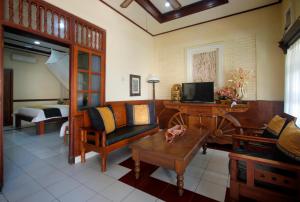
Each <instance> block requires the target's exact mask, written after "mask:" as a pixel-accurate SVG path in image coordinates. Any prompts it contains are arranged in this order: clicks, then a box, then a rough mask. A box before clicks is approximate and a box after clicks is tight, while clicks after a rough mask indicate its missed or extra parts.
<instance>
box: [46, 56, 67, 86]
mask: <svg viewBox="0 0 300 202" xmlns="http://www.w3.org/2000/svg"><path fill="white" fill-rule="evenodd" d="M46 65H47V66H48V69H49V70H50V72H51V73H52V74H53V75H54V76H55V77H56V78H57V79H58V81H59V82H60V83H61V84H62V85H63V86H64V87H65V88H66V89H67V90H69V54H68V53H61V52H59V51H55V50H51V55H50V57H49V59H48V60H47V62H46Z"/></svg>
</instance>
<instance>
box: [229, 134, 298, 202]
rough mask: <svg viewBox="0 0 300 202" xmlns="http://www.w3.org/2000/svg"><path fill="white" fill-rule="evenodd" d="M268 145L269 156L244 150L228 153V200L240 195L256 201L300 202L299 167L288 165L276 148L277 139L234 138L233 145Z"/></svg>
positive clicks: (233, 199)
mask: <svg viewBox="0 0 300 202" xmlns="http://www.w3.org/2000/svg"><path fill="white" fill-rule="evenodd" d="M245 138H247V139H246V140H247V141H251V142H256V143H260V144H268V145H269V146H271V147H272V148H273V150H271V151H270V152H269V153H266V152H253V151H251V152H249V151H247V150H245V149H243V150H242V149H241V150H239V148H236V151H235V152H233V153H230V154H229V158H230V197H231V200H232V201H239V200H240V197H241V196H244V197H247V198H253V199H255V200H258V201H272V202H275V201H300V164H299V163H295V162H291V161H289V160H288V159H286V158H285V157H283V156H282V153H280V152H279V151H278V150H277V149H276V145H275V144H276V140H274V139H270V138H260V137H250V138H249V137H246V136H243V135H239V136H234V139H235V141H236V142H238V141H244V140H245Z"/></svg>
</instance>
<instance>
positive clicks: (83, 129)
mask: <svg viewBox="0 0 300 202" xmlns="http://www.w3.org/2000/svg"><path fill="white" fill-rule="evenodd" d="M80 130H82V131H85V132H94V133H97V132H99V131H98V130H95V129H93V128H89V127H82V128H80Z"/></svg>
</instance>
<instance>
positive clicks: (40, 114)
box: [15, 105, 69, 123]
mask: <svg viewBox="0 0 300 202" xmlns="http://www.w3.org/2000/svg"><path fill="white" fill-rule="evenodd" d="M44 106H45V107H48V108H58V109H59V110H60V112H61V115H62V117H68V116H69V105H44ZM15 114H22V115H25V116H30V117H34V118H33V119H32V121H31V122H34V123H35V122H40V121H45V120H49V119H54V118H59V117H52V118H46V117H45V113H44V111H43V110H42V109H38V108H32V107H22V108H20V109H18V110H17V111H16V112H15Z"/></svg>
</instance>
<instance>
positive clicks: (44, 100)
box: [13, 98, 70, 102]
mask: <svg viewBox="0 0 300 202" xmlns="http://www.w3.org/2000/svg"><path fill="white" fill-rule="evenodd" d="M59 99H60V98H50V99H47V98H45V99H18V100H13V102H46V101H57V100H59ZM64 100H70V99H69V98H64Z"/></svg>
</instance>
